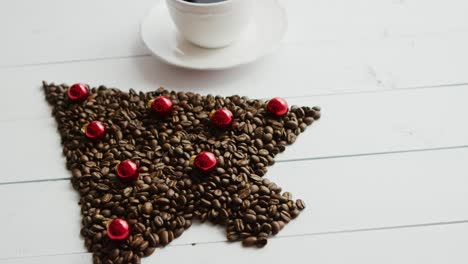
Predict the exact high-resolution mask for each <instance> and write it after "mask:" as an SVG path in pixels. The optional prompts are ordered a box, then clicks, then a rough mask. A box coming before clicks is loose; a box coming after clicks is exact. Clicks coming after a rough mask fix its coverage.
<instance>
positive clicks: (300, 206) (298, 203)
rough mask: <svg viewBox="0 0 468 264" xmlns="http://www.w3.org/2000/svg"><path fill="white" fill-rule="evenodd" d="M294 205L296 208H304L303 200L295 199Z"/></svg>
mask: <svg viewBox="0 0 468 264" xmlns="http://www.w3.org/2000/svg"><path fill="white" fill-rule="evenodd" d="M296 206H297V208H298V209H299V210H304V208H305V203H304V201H303V200H301V199H297V200H296Z"/></svg>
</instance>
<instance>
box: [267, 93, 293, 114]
mask: <svg viewBox="0 0 468 264" xmlns="http://www.w3.org/2000/svg"><path fill="white" fill-rule="evenodd" d="M266 108H267V110H268V112H270V113H272V114H273V115H275V116H283V115H285V114H286V113H287V112H288V103H287V102H286V101H285V100H284V99H283V98H279V97H275V98H273V99H271V100H270V101H268V103H267V106H266Z"/></svg>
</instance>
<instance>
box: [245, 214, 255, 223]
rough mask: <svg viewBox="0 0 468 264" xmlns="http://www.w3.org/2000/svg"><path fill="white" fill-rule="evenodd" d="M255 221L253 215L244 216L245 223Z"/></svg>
mask: <svg viewBox="0 0 468 264" xmlns="http://www.w3.org/2000/svg"><path fill="white" fill-rule="evenodd" d="M256 220H257V217H256V216H255V215H254V214H245V215H244V221H245V222H246V223H255V221H256Z"/></svg>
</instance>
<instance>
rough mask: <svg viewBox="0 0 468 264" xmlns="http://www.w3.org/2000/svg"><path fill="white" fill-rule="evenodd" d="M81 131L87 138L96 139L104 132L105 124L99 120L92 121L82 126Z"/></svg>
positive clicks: (102, 135)
mask: <svg viewBox="0 0 468 264" xmlns="http://www.w3.org/2000/svg"><path fill="white" fill-rule="evenodd" d="M83 131H84V133H85V135H86V137H87V138H89V139H93V140H98V139H101V138H103V137H104V135H105V134H106V126H105V125H104V124H103V123H102V122H99V121H93V122H91V123H89V124H87V125H85V126H84V127H83Z"/></svg>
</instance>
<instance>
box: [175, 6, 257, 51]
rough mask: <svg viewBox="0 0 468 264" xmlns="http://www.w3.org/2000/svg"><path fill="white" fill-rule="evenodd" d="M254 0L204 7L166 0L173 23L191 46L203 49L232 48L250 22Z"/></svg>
mask: <svg viewBox="0 0 468 264" xmlns="http://www.w3.org/2000/svg"><path fill="white" fill-rule="evenodd" d="M253 1H254V0H224V1H220V2H215V3H209V4H202V3H192V2H188V1H184V0H166V3H167V7H168V9H169V13H170V14H171V17H172V21H174V24H175V25H176V27H177V29H178V30H179V32H180V33H181V35H182V36H183V37H184V38H185V39H186V40H188V41H189V42H191V43H193V44H195V45H197V46H200V47H204V48H221V47H225V46H228V45H230V44H232V43H233V42H234V41H236V40H237V39H238V38H239V36H240V35H241V33H242V31H243V30H244V29H245V28H246V26H247V24H248V23H249V21H250V14H251V10H252V4H253Z"/></svg>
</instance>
